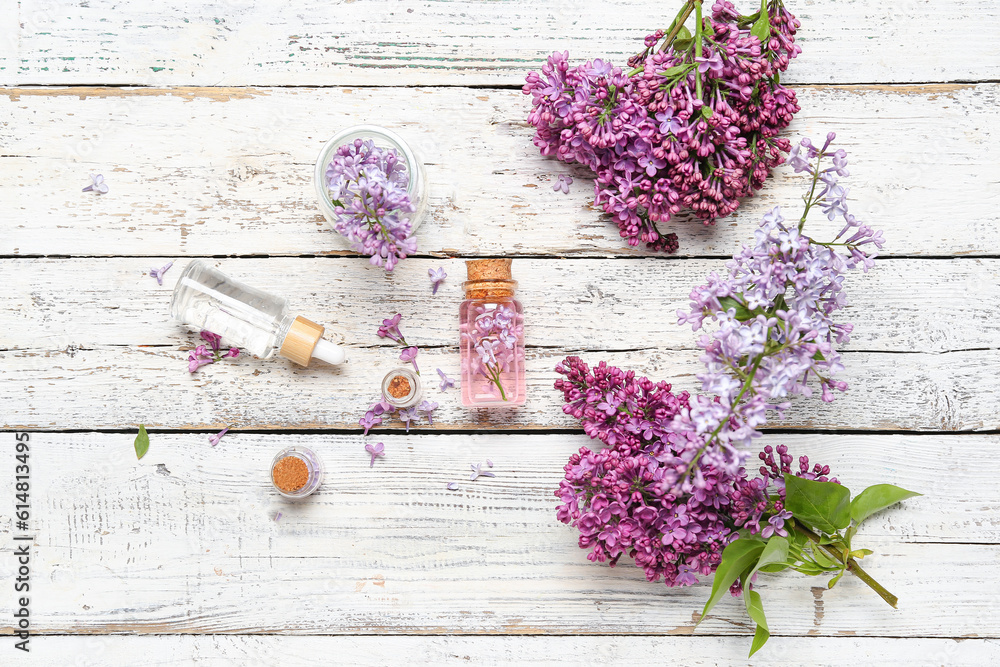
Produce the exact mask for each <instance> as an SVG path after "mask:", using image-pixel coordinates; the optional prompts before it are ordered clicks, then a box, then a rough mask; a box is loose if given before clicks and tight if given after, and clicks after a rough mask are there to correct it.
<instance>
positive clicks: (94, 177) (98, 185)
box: [83, 174, 108, 195]
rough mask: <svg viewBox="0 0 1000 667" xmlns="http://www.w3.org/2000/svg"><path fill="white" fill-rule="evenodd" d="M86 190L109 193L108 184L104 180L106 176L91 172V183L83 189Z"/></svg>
mask: <svg viewBox="0 0 1000 667" xmlns="http://www.w3.org/2000/svg"><path fill="white" fill-rule="evenodd" d="M83 191H84V192H97V193H98V194H102V195H103V194H107V192H108V186H107V184H106V183H105V182H104V176H103V175H102V174H91V175H90V185H88V186H87V187H85V188H84V189H83Z"/></svg>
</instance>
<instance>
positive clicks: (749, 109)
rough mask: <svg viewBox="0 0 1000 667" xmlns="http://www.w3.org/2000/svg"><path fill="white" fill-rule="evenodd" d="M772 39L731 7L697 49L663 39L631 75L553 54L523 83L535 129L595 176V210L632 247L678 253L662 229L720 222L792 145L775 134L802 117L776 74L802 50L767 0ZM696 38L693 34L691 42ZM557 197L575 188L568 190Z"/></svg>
mask: <svg viewBox="0 0 1000 667" xmlns="http://www.w3.org/2000/svg"><path fill="white" fill-rule="evenodd" d="M767 12H768V16H769V18H770V23H771V25H770V32H771V38H770V39H768V40H765V42H764V43H761V40H760V39H759V38H758V37H757V36H755V35H753V34H751V31H752V29H753V27H752V25H751V24H752V22H751V23H750V24H748V23H746V22H745V21H741V19H740V15H739V13H738V12H737V11H736V9H735V7H734V6H733V5H732V3H730V2H728V0H718V1H717V2H715V4H714V6H713V7H712V15H711V17H706V19H705V21H704V25H705V26H706V28H708V29H709V30H708V31H707V32H706V33H703V34H702V35H701V36H699V35H698V34H697V33H696V34H695V35H694V36H693V37H692V38H690V39H691V41H694V40H698V39H701V40H702V43H701V47H702V48H701V49H700V51H699V50H698V49H696V48H693V47H692V46H691V45H690V44H685V45H683V46H681V47H680V48H675V45H674V44H673V43H671V44H667V43H665V42H663V39H664V36H665V33H664V31H662V30H658V31H656V32H655V33H654V34H652V35H650V36H648V37H647V38H646V39H645V40H644V46H645V49H644V50H643V51H642V52H640V53H639V54H637V55H636V56H634V57H633V58H631V59H630V60H629V62H628V68H627V69H628V70H631V71H626V70H623V69H621V68H618V67H612V66H611V65H610V64H609V63H606V62H604V61H598V60H594V61H593V62H587V63H583V64H581V65H578V66H575V67H571V66H570V64H569V62H568V58H569V54H568V53H567V52H556V53H553V54H552V55H551V56H550V57H549V58H548V61H547V62H546V63H545V65H544V66H543V67H542V68H541V71H540V72H531V73H529V74H528V76H527V77H526V84H525V86H524V88H523V92H524V93H525V94H526V95H531V98H532V110H531V112H530V113H529V114H528V123H529V124H531V125H532V126H533V127H534V128H535V136H534V139H533V141H534V144H535V146H537V147H538V149H539V151H540V152H541V154H542V155H546V156H552V157H555V158H556V159H558V160H561V161H563V162H566V163H574V162H579V163H580V164H583V165H585V166H586V167H588V168H590V169H591V170H592V171H594V172H595V174H596V178H595V179H594V187H595V199H594V204H595V206H599V207H601V208H602V209H603V210H604V211H605V213H607V214H609V215H610V216H611V217H612V219H613V220H614V221H615V223H616V224H617V225H618V227H619V231H620V233H621V236H622V238H625V239H627V240H628V243H629V244H630V245H638V244H639V243H640V242H642V243H645V244H646V245H647V247H649V248H651V249H654V250H663V251H667V252H675V251H676V250H677V236H676V235H675V234H661V233H660V231H659V229H658V228H657V225H658V224H659V223H665V222H668V221H669V220H671V219H672V218H673V217H674V216H676V215H677V214H678V213H679V212H681V211H682V210H685V209H687V210H690V211H692V212H693V213H694V214H695V216H696V217H697V218H700V219H701V220H703V221H705V223H706V224H711V223H712V222H714V220H716V219H717V218H719V217H722V216H725V215H728V214H730V213H732V212H733V211H735V210H736V208H737V207H738V206H739V205H740V200H741V199H743V198H746V197H748V196H750V195H752V194H753V193H754V192H755V191H756V190H758V189H760V188H761V186H762V185H763V183H764V181H765V180H766V179H767V177H768V176H769V175H770V173H771V170H772V169H773V168H774V167H776V166H777V165H779V164H781V162H782V161H783V154H784V153H786V152H787V151H788V150H789V149H790V148H791V146H790V144H789V142H788V140H786V139H784V138H782V137H780V136H778V135H779V133H780V132H781V131H782V130H783V129H784V128H786V127H787V126H788V124H789V122H790V121H791V119H792V116H793V115H794V114H795V113H796V112H797V111H798V110H799V107H798V103H797V101H796V97H795V93H794V92H793V91H791V90H789V89H788V88H786V87H784V86H782V85H781V83H780V82H779V75H780V73H781V72H783V71H785V69H786V68H787V67H788V65H789V62H790V60H791V59H792V58H794V57H795V56H797V55H798V53H799V52H800V51H801V49H800V48H799V47H798V46H797V45H796V44H795V33H796V30H797V28H798V27H799V22H798V20H797V19H796V18H795V17H794V16H792V15H791V14H790V13H789V12H788V11H787V10H786V9H785V8H784V5H783V3H782V1H781V0H772V1H770V2H768V3H767ZM686 39H688V38H686ZM553 189H555V190H562V191H564V192H565V191H567V190H568V188H565V187H564V185H563V184H562V183H557V184H555V185H554V186H553Z"/></svg>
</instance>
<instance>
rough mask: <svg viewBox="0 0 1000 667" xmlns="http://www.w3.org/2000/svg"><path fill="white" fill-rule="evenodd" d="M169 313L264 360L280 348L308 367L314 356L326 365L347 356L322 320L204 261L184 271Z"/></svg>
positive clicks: (190, 325)
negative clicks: (326, 337)
mask: <svg viewBox="0 0 1000 667" xmlns="http://www.w3.org/2000/svg"><path fill="white" fill-rule="evenodd" d="M170 315H171V316H172V317H174V318H175V319H177V320H180V321H181V322H183V323H184V324H186V325H188V326H189V327H192V328H193V329H199V330H204V331H211V332H212V333H214V334H218V335H219V336H221V337H222V341H223V343H225V344H226V345H228V346H232V347H239V348H242V349H244V350H246V351H247V352H249V353H250V354H252V355H253V356H255V357H259V358H261V359H268V358H270V357H272V356H273V355H274V354H275V353H277V354H278V355H280V356H282V357H285V358H286V359H290V360H292V361H294V362H295V363H297V364H299V365H300V366H308V365H309V361H310V360H311V359H312V358H314V357H315V358H316V359H320V360H322V361H325V362H326V363H328V364H342V363H344V362H345V361H346V360H347V357H346V354H345V352H344V348H343V347H341V346H339V345H335V344H333V343H331V342H330V341H328V340H324V339H323V337H322V336H323V333H324V331H325V330H324V328H323V326H322V325H320V324H316V323H315V322H313V321H311V320H307V319H306V318H304V317H302V316H301V315H297V316H293V315H290V314H289V313H288V301H286V300H285V299H283V298H281V297H277V296H274V295H272V294H268V293H267V292H264V291H262V290H259V289H256V288H254V287H250V286H249V285H244V284H243V283H241V282H239V281H236V280H233V279H232V278H230V277H229V276H227V275H226V274H224V273H222V272H221V271H219V270H218V269H215V268H213V267H211V266H209V265H208V264H207V263H206V262H204V261H202V260H195V261H193V262H191V263H190V264H188V265H187V267H185V269H184V271H183V273H181V276H180V278H179V279H178V280H177V286H176V287H174V295H173V298H172V299H171V300H170Z"/></svg>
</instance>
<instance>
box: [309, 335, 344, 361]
mask: <svg viewBox="0 0 1000 667" xmlns="http://www.w3.org/2000/svg"><path fill="white" fill-rule="evenodd" d="M312 356H313V359H319V360H320V361H325V362H326V363H328V364H333V365H337V364H342V363H344V362H345V361H347V353H346V352H345V351H344V348H342V347H341V346H339V345H334V344H333V343H331V342H330V341H328V340H326V339H324V338H320V339H319V340H318V341H316V347H315V348H313V352H312Z"/></svg>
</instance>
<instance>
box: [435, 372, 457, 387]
mask: <svg viewBox="0 0 1000 667" xmlns="http://www.w3.org/2000/svg"><path fill="white" fill-rule="evenodd" d="M437 372H438V375H440V376H441V384H439V385H438V386H439V387H440V388H441V391H447V389H448V387H454V386H455V381H454V380H452V379H451V378H450V377H448V374H447V373H445V372H444V371H443V370H441V369H440V368H439V369H437Z"/></svg>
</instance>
